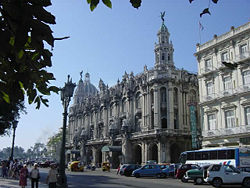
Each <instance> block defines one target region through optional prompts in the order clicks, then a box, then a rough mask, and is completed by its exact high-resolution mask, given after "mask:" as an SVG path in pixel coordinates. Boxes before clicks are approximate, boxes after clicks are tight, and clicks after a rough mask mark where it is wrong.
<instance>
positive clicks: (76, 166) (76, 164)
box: [68, 161, 84, 172]
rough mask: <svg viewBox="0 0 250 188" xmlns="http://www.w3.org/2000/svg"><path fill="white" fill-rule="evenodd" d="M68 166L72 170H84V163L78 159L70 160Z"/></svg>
mask: <svg viewBox="0 0 250 188" xmlns="http://www.w3.org/2000/svg"><path fill="white" fill-rule="evenodd" d="M68 167H69V170H70V171H72V172H83V171H84V165H83V164H82V163H81V162H80V161H72V162H71V163H70V164H69V166H68Z"/></svg>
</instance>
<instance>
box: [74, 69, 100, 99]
mask: <svg viewBox="0 0 250 188" xmlns="http://www.w3.org/2000/svg"><path fill="white" fill-rule="evenodd" d="M97 92H98V91H97V89H96V87H95V86H94V85H93V84H91V83H90V75H89V73H86V74H85V80H84V81H83V80H82V75H81V79H80V80H79V83H78V85H77V88H76V91H75V94H74V103H75V104H79V103H81V102H83V100H84V99H85V98H86V97H89V96H95V95H96V94H97Z"/></svg>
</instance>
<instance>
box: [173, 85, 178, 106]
mask: <svg viewBox="0 0 250 188" xmlns="http://www.w3.org/2000/svg"><path fill="white" fill-rule="evenodd" d="M174 105H178V89H177V88H176V87H175V88H174Z"/></svg>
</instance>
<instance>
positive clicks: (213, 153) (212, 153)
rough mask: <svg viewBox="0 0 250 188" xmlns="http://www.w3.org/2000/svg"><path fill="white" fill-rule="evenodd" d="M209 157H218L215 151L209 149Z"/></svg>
mask: <svg viewBox="0 0 250 188" xmlns="http://www.w3.org/2000/svg"><path fill="white" fill-rule="evenodd" d="M209 153H210V159H218V156H217V151H210V152H209Z"/></svg>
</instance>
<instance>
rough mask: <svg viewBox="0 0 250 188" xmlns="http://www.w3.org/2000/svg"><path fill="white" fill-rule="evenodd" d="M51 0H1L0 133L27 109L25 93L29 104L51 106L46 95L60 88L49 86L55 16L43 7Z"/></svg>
mask: <svg viewBox="0 0 250 188" xmlns="http://www.w3.org/2000/svg"><path fill="white" fill-rule="evenodd" d="M49 5H51V2H50V0H1V1H0V28H1V30H0V42H1V46H0V113H1V114H0V134H5V133H6V130H7V129H8V128H10V126H11V122H12V121H13V120H14V119H17V118H18V117H19V113H20V112H21V111H23V110H24V105H23V104H24V96H25V94H26V95H27V97H28V102H29V104H31V103H35V104H36V108H37V109H39V108H40V105H41V103H43V104H44V105H46V106H48V104H47V103H48V100H47V99H45V98H44V96H46V95H50V92H56V93H57V92H58V90H59V89H58V88H57V87H55V86H50V81H51V80H54V79H55V78H54V76H53V74H52V73H49V72H48V71H47V70H46V68H47V67H51V66H52V63H51V56H52V53H51V51H50V50H49V49H46V48H45V47H44V42H47V43H48V44H49V45H50V46H51V48H53V46H54V41H55V40H56V38H54V37H53V35H52V30H51V29H50V27H49V24H55V17H54V16H53V15H52V14H50V13H49V12H48V11H46V10H45V9H44V7H47V6H49Z"/></svg>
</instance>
